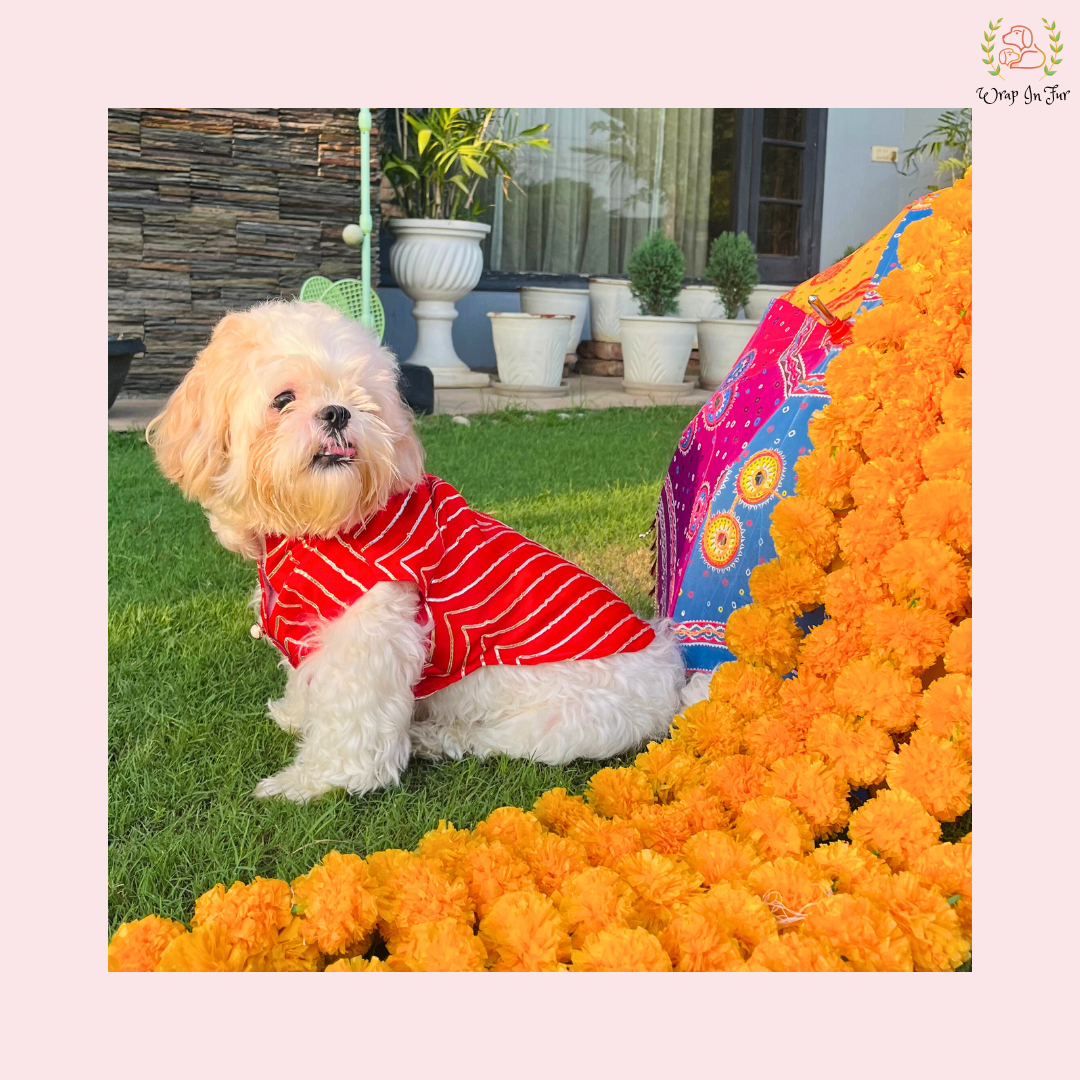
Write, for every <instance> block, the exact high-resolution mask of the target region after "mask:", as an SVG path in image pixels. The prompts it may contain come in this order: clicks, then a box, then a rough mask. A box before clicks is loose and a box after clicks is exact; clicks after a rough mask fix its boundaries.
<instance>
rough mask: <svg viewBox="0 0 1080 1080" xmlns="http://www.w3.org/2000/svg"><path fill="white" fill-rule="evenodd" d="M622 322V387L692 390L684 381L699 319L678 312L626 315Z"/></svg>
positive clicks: (637, 391)
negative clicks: (686, 317)
mask: <svg viewBox="0 0 1080 1080" xmlns="http://www.w3.org/2000/svg"><path fill="white" fill-rule="evenodd" d="M620 321H621V324H622V330H621V332H622V352H623V388H624V389H625V390H627V391H628V392H632V393H641V392H643V391H646V390H648V389H650V388H652V389H655V390H657V391H661V392H664V393H683V392H685V391H686V390H689V389H692V386H693V384H692V383H689V384H687V383H685V382H684V377H685V375H686V365H687V363H689V361H690V347H691V345H692V344H693V341H694V331H695V330H696V329H697V319H684V318H681V317H680V316H678V315H663V316H655V315H624V316H623V317H622V319H621V320H620Z"/></svg>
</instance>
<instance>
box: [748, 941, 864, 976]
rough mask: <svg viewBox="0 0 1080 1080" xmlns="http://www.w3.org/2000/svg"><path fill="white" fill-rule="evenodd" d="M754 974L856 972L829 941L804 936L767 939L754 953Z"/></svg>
mask: <svg viewBox="0 0 1080 1080" xmlns="http://www.w3.org/2000/svg"><path fill="white" fill-rule="evenodd" d="M747 968H748V970H750V971H854V970H855V969H854V968H853V967H852V966H851V965H850V964H849V963H847V961H845V960H841V959H840V954H839V953H838V952H837V951H836V949H834V948H833V946H832V945H830V944H829V943H828V942H827V941H818V940H817V939H816V938H806V937H803V936H802V934H797V933H796V934H784V935H783V936H782V937H777V938H766V939H765V940H764V941H763V942H762V943H761V944H760V945H759V946H758V947H757V948H756V949H755V950H754V952H753V955H751V957H750V959H749V961H747Z"/></svg>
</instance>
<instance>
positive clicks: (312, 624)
mask: <svg viewBox="0 0 1080 1080" xmlns="http://www.w3.org/2000/svg"><path fill="white" fill-rule="evenodd" d="M381 581H407V582H411V583H413V584H415V585H416V586H417V587H418V588H419V590H420V597H421V602H422V605H423V610H422V611H421V616H423V615H425V614H427V615H429V616H430V617H431V620H432V622H433V624H434V633H433V635H432V641H431V644H430V647H429V653H428V661H427V665H426V666H425V668H424V670H423V673H422V674H421V677H420V681H419V682H418V683H417V684H416V686H415V687H414V688H413V693H414V694H415V695H416V697H418V698H421V697H427V696H428V695H429V694H433V693H435V691H436V690H441V689H442V688H443V687H444V686H448V685H449V684H450V683H453V682H456V681H457V680H458V679H461V678H463V677H464V676H466V675H468V674H469V673H470V672H472V671H475V670H476V669H477V668H479V667H483V666H484V665H487V664H548V663H554V662H556V661H561V660H591V659H598V658H600V657H604V656H611V655H613V654H615V653H620V652H636V651H637V650H639V649H643V648H645V646H646V645H648V644H649V643H650V642H651V641H652V640H653V637H654V636H655V635H654V634H653V631H652V629H651V628H650V627H649V626H648V625H647V624H646V623H644V622H642V620H641V619H639V618H638V617H637V616H636V615H635V614H634V613H633V611H631V610H630V608H629V606H628V605H627V604H625V603H624V602H623V601H622V600H620V599H619V598H618V597H617V596H616V595H615V594H614V593H613V592H612V591H611V590H610V589H608V588H607V587H606V586H605V585H602V584H601V583H600V582H599V581H597V580H596V578H594V577H592V576H591V575H589V574H586V573H585V571H584V570H580V569H579V568H578V567H576V566H574V565H573V564H572V563H569V562H567V561H566V560H565V559H563V558H560V557H559V556H558V555H556V554H555V553H554V552H551V551H548V549H547V548H545V547H541V546H540V545H539V544H537V543H534V542H533V541H532V540H528V539H526V538H525V537H524V536H522V535H521V534H520V533H516V532H514V530H513V529H511V528H508V527H507V526H506V525H504V524H503V523H502V522H501V521H496V520H495V519H494V518H492V517H488V516H487V514H479V513H477V512H476V511H475V510H472V509H470V508H469V506H468V504H467V503H466V502H465V500H464V499H463V498H462V497H461V495H460V494H458V492H457V491H456V490H455V489H454V488H453V487H452V486H451V485H450V484H448V483H447V482H446V481H445V480H440V479H439V478H438V477H437V476H431V475H427V476H425V477H424V480H423V482H422V483H420V484H418V485H417V486H416V487H415V488H413V489H412V490H411V491H408V492H405V493H403V494H401V495H397V496H395V497H394V498H393V499H391V500H390V502H389V503H387V505H386V506H385V507H384V508H383V509H382V510H380V511H379V512H378V513H377V514H376V515H375V516H374V517H373V518H371V519H370V520H368V521H367V522H365V523H364V524H362V525H359V526H357V527H356V528H354V529H352V530H351V531H349V532H347V533H341V534H338V535H336V536H332V537H327V538H320V537H305V536H301V537H295V538H288V537H283V536H268V537H267V538H266V557H265V558H264V559H261V560H259V583H260V585H261V586H262V604H261V611H260V621H261V623H262V630H263V632H264V633H265V634H266V635H267V636H268V637H269V638H270V639H271V640H272V641H273V642H274V644H275V645H276V646H277V647H278V648H279V649H280V650H281V652H282V653H283V654H284V655H285V656H286V657H288V659H289V662H290V663H291V664H292V665H293V667H296V665H297V664H299V663H300V661H301V660H302V659H303V658H304V657H305V656H307V655H308V654H309V653H310V652H311V651H312V649H313V648H314V645H313V644H312V643H311V635H312V632H313V630H314V629H315V628H316V626H317V625H318V623H319V622H320V620H330V619H336V618H338V617H340V616H341V615H342V614H343V613H344V612H345V611H346V609H348V608H349V607H350V606H351V605H352V604H354V603H355V602H356V601H357V600H359V599H360V597H361V596H363V595H364V593H366V592H367V591H368V589H370V588H371V587H372V586H373V585H376V584H378V583H379V582H381Z"/></svg>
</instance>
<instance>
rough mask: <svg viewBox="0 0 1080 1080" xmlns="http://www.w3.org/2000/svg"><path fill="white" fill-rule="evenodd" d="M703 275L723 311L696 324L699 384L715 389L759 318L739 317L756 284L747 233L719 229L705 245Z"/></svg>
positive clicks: (751, 250)
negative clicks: (707, 258)
mask: <svg viewBox="0 0 1080 1080" xmlns="http://www.w3.org/2000/svg"><path fill="white" fill-rule="evenodd" d="M705 276H706V277H707V278H708V279H709V280H710V281H711V282H712V285H713V288H714V289H715V290H716V297H717V299H718V300H719V302H720V306H721V308H723V311H724V318H722V319H702V320H701V322H700V323H699V324H698V354H699V356H700V357H701V385H702V386H703V387H704V388H705V389H706V390H715V389H716V388H717V387H718V386H719V385H720V384H721V383H722V382H723V381H724V378H725V376H726V375H727V373H728V372H729V371H730V370H731V368H732V366H733V365H734V363H735V361H736V360H738V358H739V354H740V353H741V352H742V351H743V349H745V348H746V345H747V343H748V342H749V341H750V338H751V337H753V335H754V331H755V330H757V328H758V325H759V322H758V321H757V320H753V319H749V318H746V319H739V318H737V317H736V316H737V315H738V314H739V309H740V308H743V307H745V306H746V303H747V301H748V300H749V299H750V297H751V295H752V294H753V292H754V287H755V286H756V285H757V284H758V280H759V278H758V269H757V255H756V254H755V252H754V245H753V244H752V243H751V242H750V237H749V236H747V235H746V233H744V232H742V233H739V234H738V235H736V234H735V233H730V232H726V233H721V234H720V235H719V236H718V237H717V238H716V239H715V240H714V241H713V242H712V246H711V247H710V248H709V262H708V264H707V265H706V267H705Z"/></svg>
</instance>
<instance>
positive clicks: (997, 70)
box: [981, 19, 1046, 81]
mask: <svg viewBox="0 0 1080 1080" xmlns="http://www.w3.org/2000/svg"><path fill="white" fill-rule="evenodd" d="M1043 22H1046V20H1045V19H1043ZM987 25H988V26H989V33H988V32H987V31H986V30H984V31H983V44H982V46H981V48H982V51H983V52H984V53H986V56H985V57H984V58H983V63H984V64H985V65H986V66H987V67H988V68H989V69H990V74H991V75H997V76H998V77H999V78H1000V79H1001V80H1002V81H1004V78H1005V77H1004V76H1003V75H1002V74H1001V65H1000V64H998V63H996V62H995V60H994V41H995V39H996V38H997V32H998V30H1000V29H1001V19H998V21H997V22H994V20H993V19H991V20H990V22H989V23H988V24H987Z"/></svg>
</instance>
